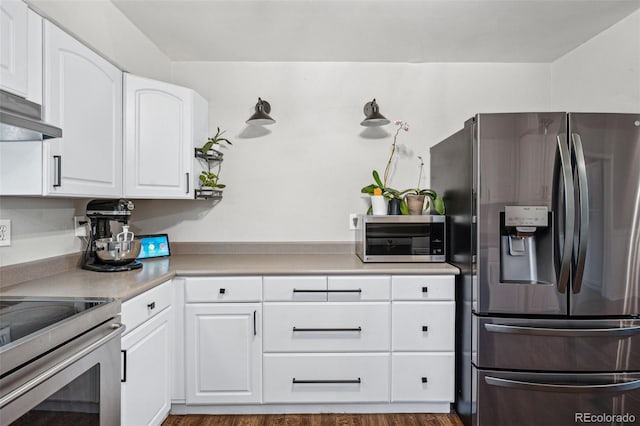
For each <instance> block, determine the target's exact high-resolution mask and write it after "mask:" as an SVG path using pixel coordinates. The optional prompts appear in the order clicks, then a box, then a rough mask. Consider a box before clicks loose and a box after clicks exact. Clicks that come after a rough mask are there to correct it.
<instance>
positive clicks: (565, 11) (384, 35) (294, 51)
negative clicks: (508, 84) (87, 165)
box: [112, 0, 640, 63]
mask: <svg viewBox="0 0 640 426" xmlns="http://www.w3.org/2000/svg"><path fill="white" fill-rule="evenodd" d="M112 2H113V3H114V4H115V5H116V7H118V8H119V9H120V10H121V11H122V12H123V13H124V14H125V15H126V16H127V17H128V18H129V19H130V20H131V21H132V22H133V23H134V24H135V25H136V26H137V27H138V28H139V29H140V30H141V31H142V32H143V33H144V34H146V35H147V37H149V38H150V39H151V40H152V41H153V42H154V43H155V44H156V45H157V46H158V47H159V48H160V49H161V50H162V51H163V52H164V53H165V54H166V55H167V56H168V57H169V58H170V59H171V60H173V61H338V62H342V61H348V62H410V63H419V62H551V61H554V60H555V59H557V58H559V57H560V56H562V55H564V54H565V53H567V52H569V51H571V50H572V49H574V48H576V47H577V46H579V45H580V44H582V43H584V42H585V41H587V40H589V39H590V38H592V37H593V36H595V35H596V34H598V33H600V32H602V31H603V30H605V29H606V28H608V27H610V26H611V25H613V24H615V23H616V22H618V21H620V20H621V19H622V18H624V17H625V16H627V15H629V14H631V13H632V12H633V11H634V10H637V9H638V8H640V0H409V1H400V0H198V1H192V0H112Z"/></svg>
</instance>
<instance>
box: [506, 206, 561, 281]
mask: <svg viewBox="0 0 640 426" xmlns="http://www.w3.org/2000/svg"><path fill="white" fill-rule="evenodd" d="M553 231H554V230H553V218H552V212H550V211H549V209H548V208H547V207H546V206H505V208H504V211H503V212H500V281H501V282H503V283H514V284H554V283H555V272H554V266H553V265H554V263H553V247H554V238H553Z"/></svg>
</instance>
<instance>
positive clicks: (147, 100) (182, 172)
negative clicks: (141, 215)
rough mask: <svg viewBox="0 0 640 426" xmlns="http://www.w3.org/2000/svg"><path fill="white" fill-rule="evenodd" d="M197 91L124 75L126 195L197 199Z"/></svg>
mask: <svg viewBox="0 0 640 426" xmlns="http://www.w3.org/2000/svg"><path fill="white" fill-rule="evenodd" d="M193 98H194V92H193V91H192V90H191V89H187V88H184V87H180V86H175V85H173V84H169V83H165V82H162V81H156V80H151V79H148V78H142V77H138V76H135V75H130V74H125V124H124V126H125V136H124V140H125V143H124V145H125V164H126V168H125V174H124V180H125V191H124V192H125V196H126V197H145V198H193V181H194V180H193V176H192V174H193V173H192V169H193V161H194V152H193Z"/></svg>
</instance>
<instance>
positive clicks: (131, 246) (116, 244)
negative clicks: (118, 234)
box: [95, 238, 141, 265]
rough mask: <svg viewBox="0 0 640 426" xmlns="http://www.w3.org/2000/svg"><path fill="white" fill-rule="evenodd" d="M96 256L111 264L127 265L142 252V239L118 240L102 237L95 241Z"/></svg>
mask: <svg viewBox="0 0 640 426" xmlns="http://www.w3.org/2000/svg"><path fill="white" fill-rule="evenodd" d="M95 244H96V256H98V258H99V259H100V260H101V261H102V262H104V263H107V264H109V265H126V264H128V263H131V262H133V261H134V260H136V257H138V255H139V254H140V248H141V246H140V240H127V241H116V240H114V239H113V238H100V239H98V240H96V241H95Z"/></svg>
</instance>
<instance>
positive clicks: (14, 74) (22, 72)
mask: <svg viewBox="0 0 640 426" xmlns="http://www.w3.org/2000/svg"><path fill="white" fill-rule="evenodd" d="M28 11H29V8H28V7H27V5H26V4H25V3H24V2H22V1H18V0H2V2H0V89H2V90H6V91H7V92H11V93H13V94H15V95H18V96H22V97H23V98H26V97H27V95H28V77H27V76H28V74H27V69H28V55H27V43H28V36H29V25H28Z"/></svg>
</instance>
